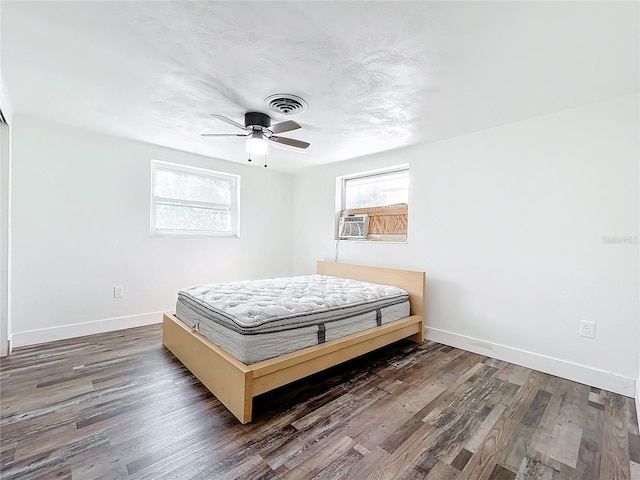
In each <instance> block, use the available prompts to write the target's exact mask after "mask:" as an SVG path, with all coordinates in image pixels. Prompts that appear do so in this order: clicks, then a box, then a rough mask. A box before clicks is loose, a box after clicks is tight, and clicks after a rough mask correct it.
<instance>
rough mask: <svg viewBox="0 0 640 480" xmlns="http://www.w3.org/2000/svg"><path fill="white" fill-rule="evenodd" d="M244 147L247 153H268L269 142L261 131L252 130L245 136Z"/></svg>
mask: <svg viewBox="0 0 640 480" xmlns="http://www.w3.org/2000/svg"><path fill="white" fill-rule="evenodd" d="M246 148H247V153H248V154H249V155H266V154H267V153H269V144H268V143H267V141H266V140H265V139H264V137H263V135H262V133H261V132H253V133H252V134H251V136H250V137H249V138H247V143H246Z"/></svg>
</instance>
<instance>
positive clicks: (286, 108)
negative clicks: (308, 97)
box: [264, 93, 307, 115]
mask: <svg viewBox="0 0 640 480" xmlns="http://www.w3.org/2000/svg"><path fill="white" fill-rule="evenodd" d="M264 102H265V103H266V104H267V106H268V107H269V108H270V109H271V110H273V111H274V112H278V113H281V114H283V115H295V114H297V113H302V112H304V111H305V110H306V109H307V102H305V101H304V100H303V99H302V98H300V97H298V96H296V95H291V94H288V93H278V94H277V95H271V96H270V97H267V98H266V99H265V100H264Z"/></svg>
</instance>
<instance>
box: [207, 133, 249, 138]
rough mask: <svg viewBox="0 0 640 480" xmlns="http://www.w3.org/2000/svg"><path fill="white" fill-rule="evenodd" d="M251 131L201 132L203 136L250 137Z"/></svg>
mask: <svg viewBox="0 0 640 480" xmlns="http://www.w3.org/2000/svg"><path fill="white" fill-rule="evenodd" d="M249 135H251V134H250V133H201V134H200V136H201V137H248V136H249Z"/></svg>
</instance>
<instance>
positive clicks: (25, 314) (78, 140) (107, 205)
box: [12, 114, 292, 346]
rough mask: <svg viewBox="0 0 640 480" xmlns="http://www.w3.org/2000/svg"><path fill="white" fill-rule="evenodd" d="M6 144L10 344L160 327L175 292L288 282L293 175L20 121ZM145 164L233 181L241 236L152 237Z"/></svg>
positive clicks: (31, 120) (17, 118)
mask: <svg viewBox="0 0 640 480" xmlns="http://www.w3.org/2000/svg"><path fill="white" fill-rule="evenodd" d="M13 140H14V143H13V144H14V151H13V187H14V190H13V206H12V208H13V210H12V213H13V226H12V235H13V254H12V261H13V284H12V288H13V293H12V300H13V303H12V310H13V312H12V315H13V332H14V344H15V346H19V345H24V344H31V343H39V342H42V341H48V340H52V339H56V338H62V337H71V336H75V335H81V334H86V333H95V332H97V331H105V330H110V329H113V328H123V327H127V326H131V325H136V324H145V323H150V322H155V321H159V320H160V318H161V317H160V315H159V313H157V312H161V311H169V310H172V309H174V308H175V307H174V306H175V300H176V292H177V290H178V289H179V288H180V287H183V286H187V285H191V284H195V283H202V282H215V281H232V280H237V279H252V278H265V277H269V276H282V275H289V274H290V270H291V253H290V252H291V243H290V240H289V236H288V235H284V236H283V235H282V233H281V232H282V231H285V232H288V231H290V225H291V223H290V219H291V191H292V177H290V176H289V175H285V174H282V173H277V172H273V171H270V170H268V169H264V168H262V167H258V166H250V165H244V164H240V163H232V162H226V161H222V160H215V159H211V158H207V157H202V156H198V155H194V154H189V153H185V152H180V151H177V150H171V149H167V148H163V147H158V146H153V145H148V144H144V143H140V142H135V141H130V140H126V139H120V138H115V137H110V136H105V135H101V134H97V133H92V132H89V131H85V130H79V129H75V128H71V127H67V126H63V125H60V124H52V123H47V122H44V121H41V120H36V119H34V118H31V117H25V116H22V115H19V114H16V115H15V117H14V125H13ZM151 159H157V160H164V161H168V162H175V163H183V164H186V165H193V166H197V167H204V168H210V169H213V170H219V171H225V172H229V173H235V174H239V175H241V227H240V232H241V234H240V235H241V238H240V239H229V238H211V237H208V238H151V237H150V236H149V196H150V179H151V174H150V161H151ZM115 285H123V286H124V289H125V298H124V299H114V298H113V287H114V286H115ZM122 317H124V318H122ZM85 322H94V323H89V324H86V323H85ZM77 324H84V325H77ZM68 325H73V326H71V327H68Z"/></svg>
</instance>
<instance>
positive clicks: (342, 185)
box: [335, 163, 411, 243]
mask: <svg viewBox="0 0 640 480" xmlns="http://www.w3.org/2000/svg"><path fill="white" fill-rule="evenodd" d="M409 167H410V165H409V164H408V163H403V164H400V165H393V166H390V167H384V168H378V169H375V170H366V171H363V172H358V173H352V174H348V175H342V176H339V177H337V179H336V190H337V192H336V214H335V216H336V221H335V239H336V240H337V241H353V240H348V239H341V238H339V236H338V229H339V224H340V215H341V214H342V212H343V211H345V210H347V208H346V203H347V182H348V181H349V180H358V179H361V178H367V177H371V178H373V177H383V176H385V175H392V174H394V173H400V172H407V175H409V182H410V181H411V176H410V169H409ZM409 190H410V185H409V186H408V187H407V196H409V193H410V192H409ZM408 204H409V201H408V199H407V205H408ZM359 208H368V207H359ZM372 208H375V207H372ZM353 210H357V209H353ZM408 240H409V231H408V229H407V233H406V235H405V238H404V240H380V239H373V238H371V239H370V238H366V239H362V240H360V239H359V240H357V241H358V242H371V243H408Z"/></svg>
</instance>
